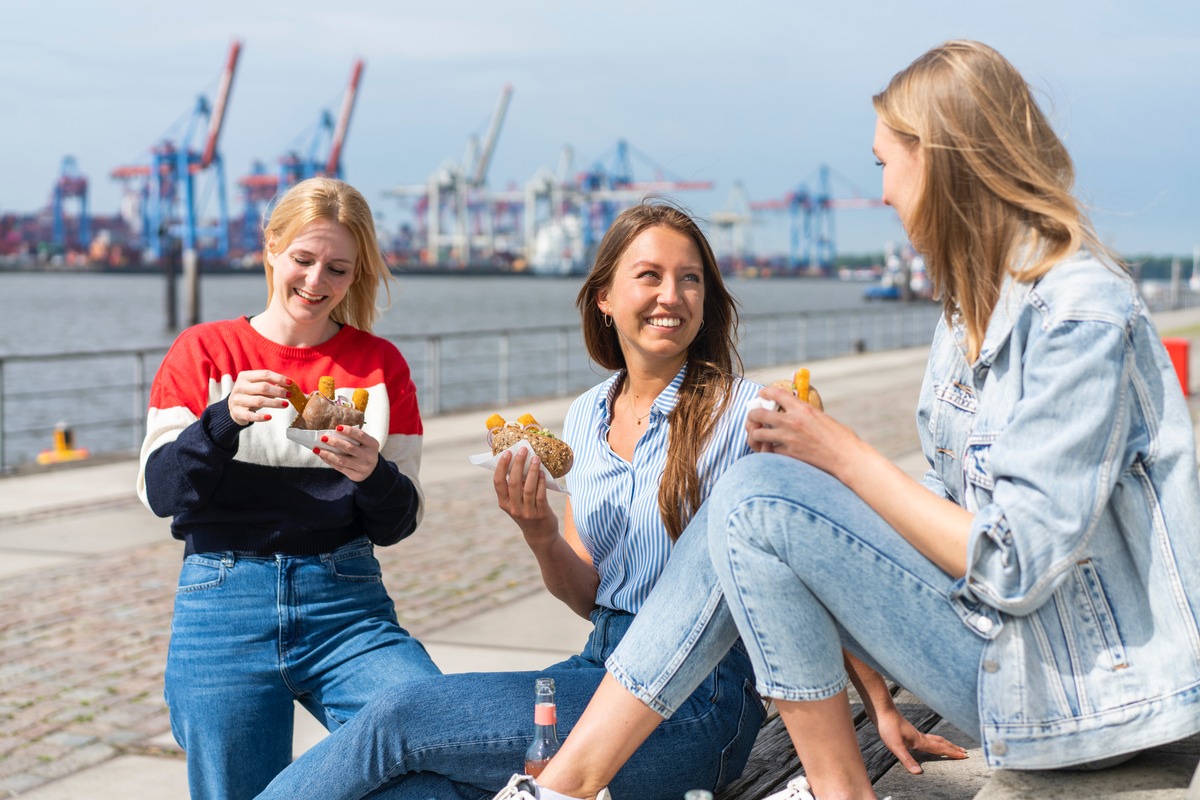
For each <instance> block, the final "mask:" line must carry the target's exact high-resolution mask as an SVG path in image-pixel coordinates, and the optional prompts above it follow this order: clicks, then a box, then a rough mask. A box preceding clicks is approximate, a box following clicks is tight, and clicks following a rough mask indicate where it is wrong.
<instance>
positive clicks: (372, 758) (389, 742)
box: [260, 557, 763, 800]
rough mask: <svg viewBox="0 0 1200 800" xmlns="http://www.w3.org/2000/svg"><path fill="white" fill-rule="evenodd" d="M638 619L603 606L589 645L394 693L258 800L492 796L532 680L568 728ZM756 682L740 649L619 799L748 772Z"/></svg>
mask: <svg viewBox="0 0 1200 800" xmlns="http://www.w3.org/2000/svg"><path fill="white" fill-rule="evenodd" d="M671 560H672V561H674V557H672V559H671ZM641 616H642V615H641V614H639V615H638V618H639V619H641ZM632 620H633V616H632V615H630V614H627V613H624V612H619V611H613V610H611V609H604V608H601V609H597V610H596V611H594V612H593V613H592V622H593V623H594V625H595V627H594V629H593V631H592V633H591V635H590V636H589V637H588V642H587V646H586V647H585V648H584V651H583V652H582V653H581V654H580V655H577V656H573V657H572V658H570V659H568V660H566V661H563V662H561V663H559V664H555V665H554V666H551V667H548V668H547V669H545V670H542V671H541V672H509V673H504V672H492V673H486V672H485V673H466V674H457V675H444V676H441V677H438V678H431V679H428V680H425V681H419V682H416V683H408V684H405V685H403V686H399V687H396V688H395V689H392V690H390V691H387V692H385V693H383V694H381V695H380V696H379V698H378V699H376V700H375V701H374V702H372V703H371V704H370V705H368V706H367V707H366V708H364V709H363V710H362V712H361V713H359V714H358V715H357V716H356V717H355V718H354V719H353V720H351V721H350V722H349V723H347V724H346V725H345V726H343V727H342V728H341V729H339V730H338V731H336V732H334V733H333V734H332V735H330V736H328V737H326V738H325V739H324V740H323V741H321V742H320V743H318V744H317V745H316V746H315V747H313V748H312V749H311V750H309V751H308V752H307V753H305V754H304V755H303V756H301V757H300V758H299V759H297V760H296V762H295V763H294V764H292V766H291V767H289V768H288V769H286V770H284V771H283V772H282V773H281V774H280V775H279V776H278V777H277V778H276V779H275V781H274V782H272V784H271V785H270V787H268V789H267V791H266V792H264V793H263V794H262V795H260V798H285V799H286V800H303V799H304V798H314V800H316V799H319V800H332V798H357V797H363V796H367V795H369V796H370V797H371V798H375V799H376V800H378V799H379V798H390V799H391V800H399V799H400V798H403V799H404V800H430V799H431V798H436V799H437V800H481V799H482V798H490V797H492V795H494V794H495V793H496V792H497V791H498V790H499V789H500V788H502V787H503V786H504V784H505V782H506V781H507V780H508V778H509V776H511V775H512V774H513V773H516V772H521V771H522V768H523V766H524V755H525V749H526V747H528V746H529V742H530V739H531V736H532V734H533V683H534V679H535V678H537V677H540V676H548V677H552V678H554V680H555V688H556V700H557V703H558V730H559V735H560V736H563V735H565V734H566V733H568V732H569V731H570V729H571V727H572V726H573V725H574V724H575V723H576V721H578V719H579V716H580V714H582V713H583V709H584V707H585V706H586V705H587V703H588V701H589V700H590V699H591V697H592V694H593V693H594V692H595V690H596V687H598V686H599V685H600V679H601V678H602V677H603V676H604V667H603V663H604V659H605V657H606V656H608V654H609V653H611V652H612V650H613V648H615V647H616V645H617V643H618V642H619V641H620V639H621V637H622V636H624V634H625V632H626V630H627V629H628V627H629V624H630V622H631V621H632ZM531 622H532V621H531ZM514 635H515V636H519V633H515V634H514ZM753 682H754V681H753V675H752V674H751V671H750V662H749V659H748V658H747V657H746V652H745V650H744V649H743V648H742V647H741V646H740V645H739V646H738V647H735V648H733V649H732V650H730V651H729V653H728V654H727V655H726V656H725V658H724V659H720V660H719V663H717V664H715V669H713V670H711V671H710V672H709V673H708V674H707V675H706V676H704V678H703V679H702V680H701V681H700V682H699V686H698V688H697V689H696V691H694V692H693V693H692V696H691V697H690V698H688V700H687V701H686V702H685V703H683V704H682V708H681V709H680V710H679V712H678V713H677V714H676V715H675V716H674V717H672V718H671V720H670V721H669V722H667V723H665V724H663V725H661V726H659V728H658V730H656V731H655V732H654V734H653V735H652V736H651V737H650V738H649V739H648V740H647V741H646V742H645V743H644V744H643V745H642V746H641V748H640V749H639V750H638V751H637V752H636V753H635V754H634V756H633V758H631V759H630V760H629V762H628V763H627V764H626V765H625V766H624V767H623V768H622V769H621V771H620V773H618V775H617V777H616V779H615V780H614V781H613V784H612V787H613V793H614V795H616V796H617V797H622V796H624V797H629V798H638V799H639V800H657V799H658V798H662V800H678V799H679V798H680V797H682V796H683V793H684V792H685V791H686V790H687V789H694V788H701V787H707V788H710V789H714V788H717V787H719V786H723V785H725V784H726V783H728V782H729V781H730V780H733V779H734V778H735V777H737V776H738V775H740V774H741V771H742V768H743V767H744V766H745V763H746V759H747V757H748V756H749V754H750V748H751V747H752V746H753V744H754V738H755V736H756V735H757V733H758V729H759V726H760V725H761V724H762V716H763V709H762V702H761V700H760V699H759V697H758V695H757V694H756V693H755V692H754V688H753Z"/></svg>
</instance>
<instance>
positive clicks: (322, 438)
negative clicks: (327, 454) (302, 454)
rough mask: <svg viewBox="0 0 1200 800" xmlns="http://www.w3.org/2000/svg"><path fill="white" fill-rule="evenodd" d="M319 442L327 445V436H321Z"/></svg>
mask: <svg viewBox="0 0 1200 800" xmlns="http://www.w3.org/2000/svg"><path fill="white" fill-rule="evenodd" d="M321 441H322V442H326V443H328V442H329V437H328V436H322V437H321Z"/></svg>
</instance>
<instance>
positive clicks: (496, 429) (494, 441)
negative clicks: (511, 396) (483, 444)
mask: <svg viewBox="0 0 1200 800" xmlns="http://www.w3.org/2000/svg"><path fill="white" fill-rule="evenodd" d="M486 425H487V429H488V444H489V445H490V446H491V448H492V454H493V455H495V454H498V453H503V452H504V451H505V450H507V449H508V448H510V447H512V446H513V445H514V444H516V443H517V442H519V441H521V440H522V439H523V440H525V441H527V442H529V445H530V446H531V447H532V448H533V452H534V453H535V454H537V457H538V458H540V459H541V460H542V464H544V465H545V467H546V469H547V470H549V472H550V474H551V475H552V476H553V477H555V478H561V477H562V476H563V475H566V474H567V473H568V472H569V471H570V470H571V465H572V464H573V463H575V454H574V453H573V452H571V446H570V445H568V444H567V443H566V442H564V441H563V440H562V439H559V438H558V437H556V436H555V435H554V434H553V433H551V432H550V431H549V430H548V429H547V428H543V427H542V426H541V425H540V424H539V423H538V421H537V420H536V419H534V418H533V416H532V415H530V414H522V415H521V416H520V417H518V418H517V421H516V422H506V421H505V420H504V417H502V416H500V415H499V414H492V415H491V416H490V417H488V418H487V422H486Z"/></svg>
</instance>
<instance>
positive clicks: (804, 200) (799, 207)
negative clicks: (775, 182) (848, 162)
mask: <svg viewBox="0 0 1200 800" xmlns="http://www.w3.org/2000/svg"><path fill="white" fill-rule="evenodd" d="M831 174H832V170H831V169H830V168H829V166H828V165H827V164H822V165H821V166H820V167H819V168H818V169H817V181H816V189H815V191H811V192H810V191H809V188H808V184H807V183H801V184H799V185H798V186H797V187H796V189H794V190H793V191H791V192H789V193H788V194H787V195H785V196H784V197H782V198H779V199H776V200H766V201H763V202H759V203H751V206H750V207H751V209H752V210H754V211H784V212H787V214H788V217H789V225H788V267H789V269H791V270H792V271H793V272H819V273H821V274H823V275H829V274H831V273H832V272H833V264H834V260H835V258H836V257H837V237H836V232H835V227H834V220H833V211H834V209H837V208H843V209H851V208H882V207H883V206H884V202H883V200H881V199H879V198H873V197H863V196H862V195H861V194H859V193H858V192H857V191H855V193H854V196H852V197H847V198H835V197H833V192H832V187H831V181H830V176H831Z"/></svg>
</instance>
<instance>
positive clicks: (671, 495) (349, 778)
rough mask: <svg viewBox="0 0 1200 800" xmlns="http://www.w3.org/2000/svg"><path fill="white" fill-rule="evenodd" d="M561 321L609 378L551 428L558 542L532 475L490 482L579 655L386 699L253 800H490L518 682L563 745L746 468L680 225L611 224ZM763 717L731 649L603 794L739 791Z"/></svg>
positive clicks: (708, 271) (720, 299)
mask: <svg viewBox="0 0 1200 800" xmlns="http://www.w3.org/2000/svg"><path fill="white" fill-rule="evenodd" d="M577 304H578V306H579V309H580V312H581V314H582V318H583V322H582V325H583V332H584V340H585V342H586V345H587V348H588V353H589V355H590V356H591V357H592V360H594V361H595V362H596V363H597V364H599V365H601V366H602V367H604V368H605V369H609V370H612V371H613V372H614V374H613V375H612V377H610V378H608V379H607V380H605V381H604V382H603V383H601V384H599V385H598V386H596V387H595V388H593V389H592V390H590V391H589V392H587V393H586V394H584V395H583V396H582V397H580V398H579V399H577V400H576V401H575V402H574V403H573V404H572V406H571V409H570V411H569V413H568V415H567V418H566V423H565V426H564V432H563V435H564V438H565V439H566V440H567V441H568V443H569V444H570V445H571V447H572V449H573V450H574V451H575V465H574V467H573V469H572V471H571V473H570V474H569V475H568V481H569V488H570V490H571V498H570V501H569V504H568V507H567V511H566V518H565V519H564V520H563V521H562V524H561V533H560V524H559V521H558V520H557V519H556V517H555V514H554V512H553V511H552V510H551V509H550V506H549V505H548V503H547V501H546V486H545V480H544V478H543V477H542V474H541V471H540V470H538V469H536V468H535V469H530V470H529V471H528V476H529V477H528V478H523V477H522V475H523V474H524V466H525V465H524V463H523V459H524V456H518V457H517V458H516V460H515V461H514V460H511V459H510V458H509V457H508V456H504V457H503V458H502V462H501V465H500V467H498V468H497V471H496V475H495V478H494V483H495V489H496V493H497V496H498V499H499V502H500V506H501V508H503V509H504V510H505V511H506V512H507V513H508V514H509V515H510V516H511V517H512V518H513V519H514V520H515V521H516V522H517V524H518V525H519V526H520V528H521V531H522V533H523V534H524V536H525V539H526V541H527V542H528V543H529V546H530V549H531V550H532V551H533V553H534V555H535V557H536V558H537V559H538V563H539V565H540V567H541V570H542V576H543V579H544V580H545V583H546V586H547V588H548V589H549V590H550V591H551V592H552V593H553V594H554V595H555V596H556V597H558V598H559V599H561V600H562V601H563V602H564V603H566V604H567V605H568V606H570V607H571V608H572V609H573V610H574V611H576V613H578V614H580V615H581V616H584V617H588V618H590V619H591V621H592V623H593V625H594V629H593V632H592V634H591V636H590V637H589V639H588V642H587V644H586V646H585V647H584V649H583V651H582V652H581V653H580V654H579V655H577V656H574V657H572V658H570V659H568V660H567V661H565V662H563V663H560V664H556V665H554V666H551V667H548V668H547V669H545V670H543V671H541V672H536V673H531V672H510V673H472V674H461V675H444V676H440V677H438V678H436V679H432V680H429V681H417V682H415V683H410V684H408V685H407V686H406V688H405V689H404V690H401V691H396V692H390V691H389V692H385V693H384V694H385V695H386V697H381V698H379V699H378V701H376V702H373V703H372V704H370V705H368V707H367V708H365V709H363V710H362V711H361V712H360V713H359V715H358V716H357V717H356V718H355V719H354V720H351V721H350V722H349V723H348V724H346V725H345V726H343V727H342V728H340V729H339V730H337V731H335V732H334V733H333V734H331V735H330V736H328V737H326V738H325V739H324V740H323V741H322V742H320V743H318V744H317V745H316V746H315V747H314V748H312V749H311V750H309V751H308V752H307V753H306V754H305V755H304V756H302V757H301V758H300V759H298V760H297V761H296V762H295V763H293V764H292V766H291V767H289V768H288V769H287V770H285V771H284V772H283V773H281V774H280V775H279V776H278V778H277V779H276V780H275V782H274V783H272V784H271V786H270V787H269V788H268V789H267V791H266V793H265V794H264V795H261V796H262V797H280V798H288V800H297V798H304V797H313V798H323V799H325V798H333V797H362V796H365V795H367V794H370V795H371V796H372V797H389V798H420V799H421V800H426V798H486V797H491V796H492V794H494V793H495V792H496V791H497V790H498V789H500V788H501V786H503V784H504V782H505V781H506V780H507V779H508V778H509V776H510V775H511V774H512V773H513V772H514V771H515V770H517V769H519V768H520V767H521V765H522V764H523V763H524V751H525V748H526V746H527V745H528V743H529V734H530V731H531V728H532V723H531V719H530V716H531V715H530V700H531V697H532V691H531V690H532V687H533V683H534V678H536V677H539V676H548V677H553V678H554V679H555V681H556V685H557V701H558V725H559V729H560V732H565V731H567V730H569V729H570V727H571V726H572V725H573V724H574V722H575V720H576V719H578V717H579V715H580V714H581V713H582V711H583V708H584V706H585V705H586V704H587V702H588V700H589V699H590V698H591V696H592V693H593V692H594V691H595V690H596V687H597V686H599V685H600V682H601V679H602V678H603V677H604V675H605V669H604V661H605V659H606V658H607V657H608V655H609V654H610V653H611V652H612V650H613V649H614V648H615V646H616V644H617V642H618V641H620V639H621V637H622V635H623V634H624V633H625V630H626V629H627V628H628V626H629V624H630V622H631V621H632V620H633V618H634V615H635V614H637V613H638V611H639V610H640V609H641V607H642V604H643V602H644V601H645V599H646V597H647V596H648V595H649V594H650V591H651V589H652V588H653V586H654V584H655V581H657V579H658V577H659V575H660V574H661V573H662V571H663V569H664V568H665V567H666V565H667V561H668V559H669V558H672V545H673V542H674V541H675V539H677V538H678V537H679V534H680V533H681V532H682V531H683V529H684V527H685V526H686V525H687V523H688V522H689V520H691V519H692V518H693V517H694V516H695V515H696V513H697V510H698V509H699V508H700V505H701V503H702V502H703V500H704V498H705V497H706V496H707V494H708V491H709V489H710V488H711V486H712V485H713V483H714V482H715V481H716V478H717V476H718V475H720V474H721V473H722V472H723V471H724V470H725V469H727V468H728V467H729V466H730V465H731V464H733V462H734V461H736V460H737V459H739V458H741V457H742V456H743V455H745V454H747V453H749V452H750V450H749V447H748V446H747V443H746V430H745V426H744V423H745V418H746V403H747V402H748V401H749V400H751V399H752V398H753V397H755V396H756V395H757V393H758V389H759V388H760V387H759V386H758V385H757V384H754V383H750V382H747V381H744V380H742V379H741V378H740V377H739V374H740V372H741V361H740V359H739V357H738V354H737V351H736V349H735V347H734V338H735V335H736V330H737V319H738V317H737V310H736V305H735V301H734V299H733V297H732V296H731V295H730V294H729V292H728V290H727V289H726V287H725V285H724V283H723V281H722V279H721V274H720V271H719V270H718V268H717V263H716V259H715V258H714V256H713V253H712V250H711V248H710V247H709V244H708V242H707V240H706V239H705V237H704V235H703V233H701V231H700V229H699V228H698V227H697V225H696V224H695V222H694V221H693V220H692V219H691V218H690V217H689V216H688V215H687V214H685V213H684V212H682V211H680V210H678V209H677V208H675V207H673V206H670V205H665V204H642V205H639V206H636V207H634V208H631V209H629V210H628V211H626V212H624V213H623V214H621V215H620V216H619V217H618V218H617V220H616V221H615V222H614V224H613V226H612V228H611V229H610V230H609V231H608V233H607V234H606V235H605V237H604V240H603V241H602V242H601V245H600V248H599V251H598V254H597V257H596V265H595V267H594V268H593V270H592V272H591V274H590V275H589V277H588V278H587V281H586V283H585V284H584V286H583V288H582V290H581V291H580V293H579V297H578V300H577ZM697 554H698V555H700V556H702V557H703V560H704V562H705V564H704V565H703V574H711V567H709V566H708V564H707V554H706V553H705V552H699V551H698V553H697ZM512 636H513V641H514V642H519V641H520V639H521V631H519V630H514V631H512ZM762 714H763V708H762V703H761V701H760V700H759V698H758V695H757V694H756V693H755V691H754V682H753V675H752V672H751V668H750V662H749V660H748V658H747V656H746V653H745V651H744V650H743V649H742V647H741V646H740V644H739V645H738V646H736V647H734V648H733V649H732V650H731V651H730V652H729V654H728V655H727V656H725V658H724V659H723V660H722V661H721V663H720V664H719V665H718V666H717V668H716V669H715V670H713V671H712V673H711V674H710V675H709V676H708V677H707V678H706V680H705V681H703V682H702V684H701V686H700V688H699V689H697V690H696V692H695V694H694V695H693V696H692V698H691V700H689V701H688V702H687V703H686V704H685V706H684V707H683V708H681V709H680V710H679V711H678V712H677V713H676V714H675V715H674V716H673V717H672V718H671V720H670V721H669V722H667V723H666V724H664V725H662V726H660V727H659V728H658V730H656V731H655V732H654V735H652V736H651V737H650V738H649V740H648V741H647V742H646V743H645V744H644V745H643V746H642V748H641V749H640V750H639V751H638V753H637V754H635V755H634V757H633V758H632V759H630V761H629V763H628V764H627V765H626V766H625V768H624V769H623V770H622V771H621V774H620V775H619V776H618V778H617V780H616V782H615V783H616V784H617V785H621V784H627V785H628V786H629V787H637V788H636V790H634V789H632V788H631V789H630V790H628V791H626V793H625V794H626V796H627V797H638V798H642V799H643V800H654V798H660V797H661V798H671V799H672V800H677V798H679V797H681V796H682V795H683V792H684V790H686V789H690V788H695V787H698V786H708V787H717V786H720V785H723V784H724V783H726V782H728V781H729V780H731V779H733V778H734V777H736V776H737V775H738V774H740V772H741V770H742V767H743V765H744V763H745V761H746V758H747V756H748V754H749V752H750V748H751V746H752V745H753V743H754V737H755V734H756V733H757V731H758V728H759V725H760V724H761V721H762Z"/></svg>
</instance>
